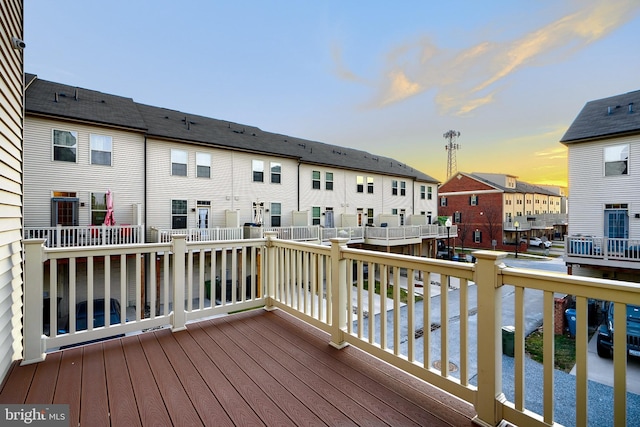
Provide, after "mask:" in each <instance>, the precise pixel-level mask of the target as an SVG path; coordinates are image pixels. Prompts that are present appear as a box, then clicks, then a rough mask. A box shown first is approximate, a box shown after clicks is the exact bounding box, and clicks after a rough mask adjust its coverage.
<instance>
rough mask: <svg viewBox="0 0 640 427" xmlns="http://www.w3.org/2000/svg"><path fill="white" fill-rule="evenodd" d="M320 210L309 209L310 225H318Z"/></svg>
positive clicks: (316, 207) (313, 207)
mask: <svg viewBox="0 0 640 427" xmlns="http://www.w3.org/2000/svg"><path fill="white" fill-rule="evenodd" d="M320 217H321V209H320V206H312V207H311V225H320Z"/></svg>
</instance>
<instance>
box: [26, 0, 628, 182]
mask: <svg viewBox="0 0 640 427" xmlns="http://www.w3.org/2000/svg"><path fill="white" fill-rule="evenodd" d="M24 39H25V42H26V44H27V47H26V49H25V51H24V52H25V71H26V72H29V73H34V74H37V75H38V76H39V77H40V78H42V79H45V80H51V81H55V82H60V83H65V84H70V85H73V86H78V87H81V88H87V89H93V90H98V91H101V92H106V93H110V94H114V95H120V96H125V97H130V98H133V99H134V100H135V101H136V102H139V103H144V104H149V105H154V106H158V107H164V108H169V109H174V110H179V111H183V112H187V113H192V114H198V115H203V116H208V117H213V118H216V119H221V120H228V121H232V122H237V123H242V124H246V125H251V126H257V127H259V128H261V129H262V130H264V131H268V132H275V133H282V134H286V135H291V136H295V137H299V138H305V139H310V140H315V141H320V142H326V143H330V144H337V145H342V146H347V147H352V148H356V149H362V150H366V151H369V152H371V153H374V154H379V155H384V156H389V157H393V158H395V159H397V160H399V161H401V162H404V163H407V164H408V165H410V166H412V167H414V168H416V169H419V170H421V171H422V172H425V173H427V174H429V175H431V176H433V177H434V178H436V179H438V180H440V181H443V182H444V181H445V180H446V172H447V152H446V150H445V145H446V140H445V139H444V138H443V134H444V133H445V132H447V131H448V130H456V131H459V132H460V133H461V136H460V138H459V139H458V143H459V144H460V145H461V149H460V150H459V151H458V153H457V166H458V170H459V171H462V172H493V173H507V174H512V175H515V176H517V177H518V178H519V179H520V180H522V181H527V182H530V183H541V184H559V185H566V179H567V159H566V155H567V152H566V149H565V148H564V146H563V145H562V144H560V143H559V142H558V141H559V140H560V138H561V137H562V135H563V134H564V132H565V131H566V130H567V128H568V126H569V125H570V124H571V122H572V121H573V119H574V118H575V117H576V115H577V114H578V113H579V111H580V109H581V108H582V107H583V106H584V104H585V103H586V102H588V101H590V100H593V99H599V98H604V97H608V96H613V95H618V94H621V93H625V92H630V91H635V90H638V89H640V79H639V77H638V76H639V70H640V54H639V52H640V48H639V46H640V1H639V0H626V1H620V0H604V1H591V0H548V1H547V0H539V1H516V0H512V1H507V0H504V1H489V0H485V1H446V2H444V1H394V2H391V1H378V0H369V1H355V0H354V1H344V0H343V1H337V0H336V1H314V2H310V1H303V0H298V1H293V0H291V1H289V0H279V1H258V0H253V1H248V0H234V1H204V0H203V1H189V0H183V1H175V0H172V1H164V0H155V1H139V0H129V1H121V0H110V1H100V2H96V1H86V0H75V1H71V0H57V1H52V0H27V1H25V36H24Z"/></svg>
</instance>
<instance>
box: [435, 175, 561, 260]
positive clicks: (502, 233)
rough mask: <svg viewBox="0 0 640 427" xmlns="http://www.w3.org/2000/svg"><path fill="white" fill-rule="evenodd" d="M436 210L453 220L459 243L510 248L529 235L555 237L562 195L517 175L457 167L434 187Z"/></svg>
mask: <svg viewBox="0 0 640 427" xmlns="http://www.w3.org/2000/svg"><path fill="white" fill-rule="evenodd" d="M438 199H439V207H438V209H439V214H440V215H443V216H448V217H450V218H451V220H452V223H453V224H455V225H457V233H458V236H457V243H456V244H457V245H460V246H462V247H463V248H464V247H468V248H495V249H501V250H513V248H514V245H515V244H516V242H519V243H518V244H523V245H525V246H526V242H527V241H528V239H529V238H532V237H540V238H542V239H543V240H545V239H547V240H552V239H559V238H561V236H563V235H564V231H565V230H566V216H565V215H563V214H562V212H561V211H562V196H560V195H559V194H557V193H555V192H552V191H549V190H547V189H545V188H542V187H539V186H536V185H532V184H529V183H525V182H522V181H518V180H517V177H516V176H513V175H509V174H495V173H478V172H474V173H464V172H459V173H457V174H456V175H455V176H453V177H451V178H450V179H449V180H447V181H446V182H445V183H443V184H442V185H441V186H440V188H439V189H438Z"/></svg>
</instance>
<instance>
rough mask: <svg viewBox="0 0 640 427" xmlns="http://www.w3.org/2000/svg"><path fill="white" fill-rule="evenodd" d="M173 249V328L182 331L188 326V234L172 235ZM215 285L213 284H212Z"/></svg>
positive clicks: (175, 330)
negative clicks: (186, 278)
mask: <svg viewBox="0 0 640 427" xmlns="http://www.w3.org/2000/svg"><path fill="white" fill-rule="evenodd" d="M172 237H173V238H172V241H171V242H172V245H173V249H172V250H171V251H172V252H173V313H172V314H171V330H172V331H173V332H177V331H182V330H184V329H187V327H186V319H187V316H186V313H185V309H184V296H185V283H186V280H185V265H184V263H185V259H186V256H185V254H186V252H187V240H186V239H187V236H185V235H184V234H177V235H175V236H172ZM212 285H213V284H212Z"/></svg>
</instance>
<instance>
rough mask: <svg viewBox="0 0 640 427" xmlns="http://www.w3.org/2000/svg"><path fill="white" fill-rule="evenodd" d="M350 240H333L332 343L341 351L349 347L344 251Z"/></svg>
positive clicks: (348, 304)
mask: <svg viewBox="0 0 640 427" xmlns="http://www.w3.org/2000/svg"><path fill="white" fill-rule="evenodd" d="M348 241H349V239H348V238H344V237H342V238H340V237H339V238H335V239H331V285H330V286H331V312H330V313H328V314H329V315H330V316H331V341H330V342H329V344H330V345H331V346H332V347H335V348H338V349H341V348H344V347H346V346H347V345H349V344H348V343H347V342H346V341H345V340H344V333H345V332H344V331H345V330H346V328H347V314H350V313H351V310H350V307H349V306H350V304H351V302H350V301H347V260H346V259H344V257H343V256H342V249H343V248H346V247H347V242H348Z"/></svg>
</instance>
